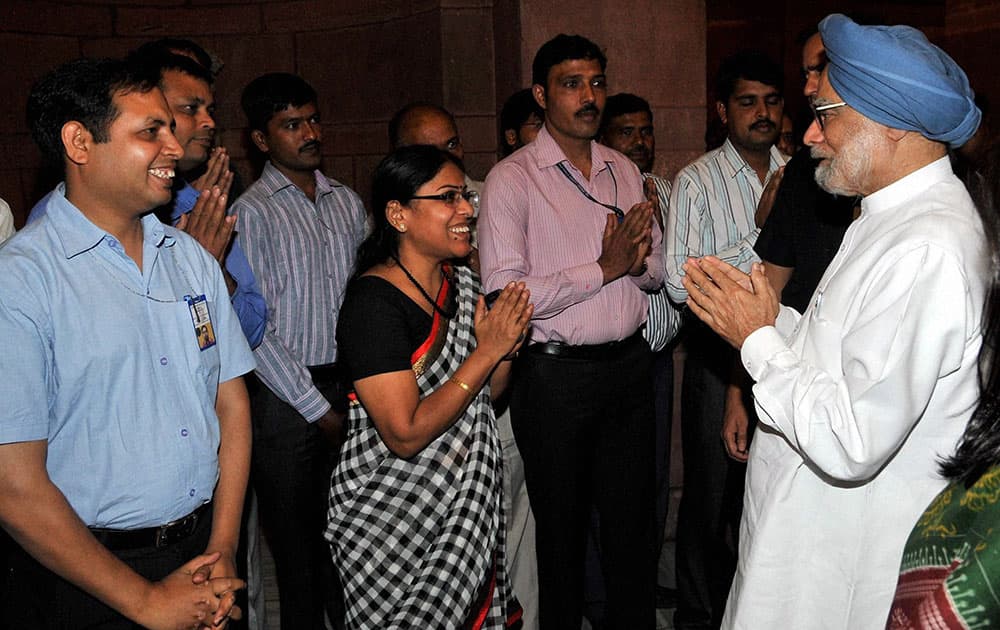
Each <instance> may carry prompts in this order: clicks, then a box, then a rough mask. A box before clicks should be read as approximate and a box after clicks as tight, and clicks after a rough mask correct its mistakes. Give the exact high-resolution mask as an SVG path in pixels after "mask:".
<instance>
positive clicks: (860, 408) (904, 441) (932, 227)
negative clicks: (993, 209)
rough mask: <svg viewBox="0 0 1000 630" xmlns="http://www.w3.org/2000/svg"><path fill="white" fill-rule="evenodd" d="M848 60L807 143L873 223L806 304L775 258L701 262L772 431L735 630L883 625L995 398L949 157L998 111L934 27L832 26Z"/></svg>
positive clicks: (828, 184) (818, 107)
mask: <svg viewBox="0 0 1000 630" xmlns="http://www.w3.org/2000/svg"><path fill="white" fill-rule="evenodd" d="M819 30H820V34H821V36H822V38H823V43H824V45H825V46H826V51H827V56H828V58H829V62H828V63H827V66H826V68H825V70H824V71H823V73H822V74H821V75H820V79H819V86H818V89H817V91H816V95H815V98H814V100H813V104H814V105H815V107H814V111H815V113H816V120H815V122H814V123H813V124H812V125H811V126H810V128H809V130H808V131H807V132H806V136H805V141H806V144H808V145H810V146H811V147H812V155H813V157H815V158H818V159H819V160H820V163H819V166H818V167H817V168H816V180H817V181H818V182H819V184H820V186H822V187H823V188H824V190H826V191H828V192H830V193H833V194H837V195H843V196H846V197H853V196H858V195H859V196H861V197H862V198H863V199H862V202H861V214H860V216H859V217H858V219H856V220H855V221H854V222H853V223H852V224H851V227H850V228H849V229H848V231H847V233H846V235H845V237H844V242H843V244H842V245H841V247H840V248H839V250H838V252H837V254H836V255H835V256H834V259H833V261H832V262H831V263H830V267H829V268H828V269H827V271H826V273H825V274H824V275H823V277H822V279H821V281H820V283H819V286H818V288H817V289H816V292H815V294H814V296H813V298H812V300H811V301H810V302H809V305H808V307H807V308H806V310H805V312H804V313H803V314H802V315H800V314H799V313H798V312H797V311H795V310H794V309H791V308H788V307H786V306H782V307H780V308H779V306H778V301H777V297H776V294H775V292H774V290H773V288H772V287H771V286H770V283H769V282H768V280H767V278H766V276H765V275H764V272H763V270H762V269H761V268H760V266H755V268H754V269H753V270H752V272H751V274H750V275H749V276H747V275H746V274H744V273H742V272H741V271H739V270H738V269H736V268H735V267H733V266H731V265H728V264H726V263H724V262H721V261H719V260H717V259H713V258H707V259H699V260H691V261H689V262H688V263H687V264H686V265H685V270H686V272H687V277H686V278H685V281H684V284H685V286H686V288H687V289H688V294H689V296H690V299H689V300H688V304H689V306H690V307H691V310H692V311H693V312H694V313H695V314H697V315H698V316H699V317H700V318H702V319H703V320H704V321H706V322H707V323H709V325H711V326H712V328H713V330H715V331H716V332H717V333H718V334H719V335H720V336H721V337H722V338H724V339H725V340H726V341H727V342H729V343H730V344H732V345H733V346H734V347H736V348H739V349H740V353H741V360H742V365H743V367H744V369H745V370H746V371H747V372H748V373H749V375H750V377H751V378H752V379H753V380H754V381H755V382H756V384H755V385H754V388H753V393H754V397H755V402H756V407H757V412H758V417H759V422H760V425H759V427H758V431H757V433H756V435H755V436H754V441H753V444H752V447H751V451H750V468H749V471H748V474H747V488H746V492H747V502H746V505H745V511H744V515H743V523H742V531H743V532H746V533H747V534H748V535H747V536H746V537H745V538H743V539H742V540H741V541H740V563H739V572H738V574H737V576H736V580H735V581H734V583H733V588H732V591H731V593H730V597H729V605H728V607H727V609H726V617H725V621H724V624H723V627H726V628H771V627H789V628H816V627H837V628H861V629H865V628H882V627H884V626H885V621H886V618H887V615H888V612H889V607H890V603H891V601H892V598H893V593H894V591H895V588H896V578H897V575H898V571H899V563H900V557H901V554H902V549H903V546H904V544H905V542H906V538H907V536H908V534H909V532H910V530H911V528H912V527H913V523H914V522H915V521H916V519H917V517H918V516H919V515H920V514H921V512H923V510H924V508H925V506H926V505H927V503H928V502H929V501H930V500H931V498H933V497H934V496H935V495H936V494H937V493H938V492H939V491H940V490H941V489H942V488H943V487H944V485H945V481H944V480H943V479H942V478H941V476H940V474H939V472H938V464H939V462H940V461H941V458H942V457H943V456H946V455H947V454H949V453H951V452H953V450H954V448H955V445H956V443H957V441H958V438H959V436H960V435H961V434H962V431H963V429H964V426H965V424H966V422H967V421H968V419H969V417H970V415H971V413H972V411H973V409H974V408H975V405H976V403H977V400H978V397H979V381H978V373H977V371H978V354H979V349H980V346H981V332H980V331H981V322H980V319H981V312H982V307H983V302H984V293H985V287H986V283H987V281H988V279H989V277H990V275H991V273H992V272H991V269H992V264H991V255H990V251H989V249H990V246H989V245H988V244H987V240H986V238H985V236H984V234H983V223H982V221H981V219H980V216H979V214H978V213H977V210H976V208H975V206H974V204H973V203H972V201H971V199H970V198H969V195H968V193H967V192H966V190H965V187H964V186H963V185H962V183H961V181H960V180H959V179H958V178H957V177H955V175H954V174H953V173H952V169H951V163H950V162H949V160H948V149H949V148H955V147H959V146H961V145H962V144H964V143H965V142H966V141H967V140H968V139H969V138H970V137H971V136H972V135H973V134H974V133H975V131H976V128H977V127H978V125H979V121H980V112H979V110H978V108H977V107H976V106H975V104H974V102H973V94H972V90H971V89H970V88H969V83H968V80H967V78H966V76H965V73H964V72H962V69H961V68H959V67H958V65H957V64H955V62H954V61H953V60H952V59H951V58H950V57H948V55H947V54H945V53H944V52H943V51H942V50H941V49H939V48H937V47H936V46H934V45H932V44H931V43H930V42H928V41H927V39H926V37H924V35H923V34H922V33H920V31H917V30H916V29H913V28H910V27H907V26H892V27H887V26H868V27H866V26H859V25H857V24H855V23H854V22H852V21H851V20H850V19H848V18H846V17H844V16H842V15H831V16H829V17H827V18H826V19H824V20H823V21H822V22H821V23H820V25H819Z"/></svg>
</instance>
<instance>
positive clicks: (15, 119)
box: [0, 33, 80, 133]
mask: <svg viewBox="0 0 1000 630" xmlns="http://www.w3.org/2000/svg"><path fill="white" fill-rule="evenodd" d="M0 50H2V51H3V52H4V58H3V63H0V85H2V86H3V89H4V96H3V102H4V104H5V106H4V107H0V133H23V132H25V131H27V127H26V126H25V122H24V119H25V118H24V113H25V112H24V107H25V104H26V103H27V101H28V93H29V92H30V91H31V86H32V84H34V82H35V81H37V80H38V79H39V78H41V77H42V75H44V74H45V73H46V72H48V71H50V70H52V69H53V68H55V67H56V66H57V65H59V64H61V63H64V62H66V61H70V60H72V59H76V58H77V57H79V56H80V45H79V42H78V40H77V39H76V38H73V37H60V36H56V35H15V34H13V33H0Z"/></svg>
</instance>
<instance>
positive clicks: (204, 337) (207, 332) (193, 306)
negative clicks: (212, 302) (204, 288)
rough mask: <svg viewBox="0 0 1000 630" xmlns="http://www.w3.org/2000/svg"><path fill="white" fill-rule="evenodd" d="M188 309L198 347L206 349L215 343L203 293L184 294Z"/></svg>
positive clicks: (210, 317) (210, 316) (213, 331)
mask: <svg viewBox="0 0 1000 630" xmlns="http://www.w3.org/2000/svg"><path fill="white" fill-rule="evenodd" d="M184 301H185V302H187V305H188V311H189V312H190V313H191V323H192V324H193V325H194V335H195V338H196V339H197V340H198V348H199V349H201V350H202V351H205V350H208V349H209V348H211V347H212V346H214V345H215V330H214V329H213V328H212V315H211V313H209V312H208V300H206V299H205V295H204V294H202V295H199V296H197V297H191V296H190V295H185V296H184Z"/></svg>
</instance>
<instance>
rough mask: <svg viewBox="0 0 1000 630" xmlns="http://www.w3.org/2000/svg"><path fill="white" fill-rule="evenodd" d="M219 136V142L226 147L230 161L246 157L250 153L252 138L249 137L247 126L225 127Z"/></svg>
mask: <svg viewBox="0 0 1000 630" xmlns="http://www.w3.org/2000/svg"><path fill="white" fill-rule="evenodd" d="M217 138H218V144H220V145H222V146H224V147H226V152H227V153H229V159H230V161H232V160H241V159H245V158H247V157H248V156H249V155H250V139H249V138H248V137H247V130H246V128H244V127H236V128H232V129H223V130H221V131H220V132H219V133H218V135H217Z"/></svg>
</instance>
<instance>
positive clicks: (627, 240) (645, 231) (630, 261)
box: [597, 201, 656, 284]
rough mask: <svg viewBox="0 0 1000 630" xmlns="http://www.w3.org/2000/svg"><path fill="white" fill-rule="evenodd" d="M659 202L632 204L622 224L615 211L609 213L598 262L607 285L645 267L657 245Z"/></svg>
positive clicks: (638, 273)
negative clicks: (655, 225) (655, 214)
mask: <svg viewBox="0 0 1000 630" xmlns="http://www.w3.org/2000/svg"><path fill="white" fill-rule="evenodd" d="M655 207H656V203H655V202H653V201H643V202H642V203H637V204H635V205H634V206H632V209H631V210H629V211H628V212H627V213H626V214H625V218H624V219H622V222H621V223H618V218H617V217H616V216H615V215H614V214H609V215H608V216H607V221H606V223H605V225H604V235H603V237H602V239H601V256H600V257H599V258H598V259H597V264H598V265H600V267H601V272H602V273H603V274H604V284H607V283H609V282H612V281H614V280H617V279H618V278H621V277H622V276H624V275H625V274H626V273H628V274H630V275H633V276H638V275H641V274H642V272H643V271H644V270H645V263H646V257H647V256H649V251H650V249H651V248H652V247H653V210H654V208H655Z"/></svg>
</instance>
